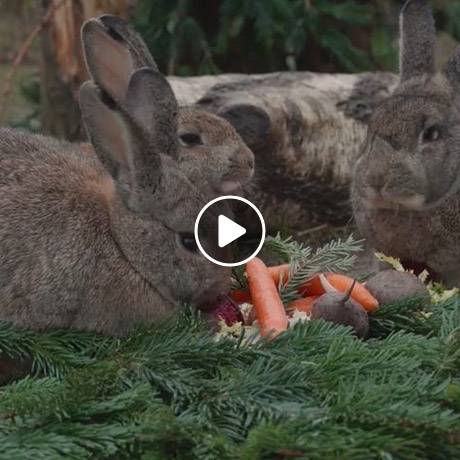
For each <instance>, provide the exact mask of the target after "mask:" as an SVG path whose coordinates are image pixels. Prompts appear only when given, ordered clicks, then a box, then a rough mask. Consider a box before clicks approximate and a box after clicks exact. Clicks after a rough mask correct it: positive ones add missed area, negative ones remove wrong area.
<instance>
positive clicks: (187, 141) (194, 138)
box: [179, 133, 203, 147]
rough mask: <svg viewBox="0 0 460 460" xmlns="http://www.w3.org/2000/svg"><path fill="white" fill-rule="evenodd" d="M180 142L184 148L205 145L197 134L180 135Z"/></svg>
mask: <svg viewBox="0 0 460 460" xmlns="http://www.w3.org/2000/svg"><path fill="white" fill-rule="evenodd" d="M179 141H180V143H181V144H182V145H183V146H184V147H195V146H196V145H203V141H202V140H201V136H200V135H199V134H195V133H184V134H180V135H179Z"/></svg>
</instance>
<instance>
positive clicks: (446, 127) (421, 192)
mask: <svg viewBox="0 0 460 460" xmlns="http://www.w3.org/2000/svg"><path fill="white" fill-rule="evenodd" d="M400 35H401V36H400V48H401V50H400V84H399V86H398V87H397V88H396V90H395V91H394V93H393V94H392V95H391V96H390V97H388V98H387V99H386V100H384V101H383V102H382V103H381V104H380V105H379V107H377V109H376V110H375V112H374V114H373V115H372V117H371V120H370V123H369V127H368V133H367V138H366V140H365V142H364V144H363V146H362V149H361V152H360V155H359V158H358V159H357V161H356V164H355V168H354V173H353V180H352V187H351V199H352V205H353V211H354V217H355V220H356V223H357V225H358V227H359V229H360V231H361V232H362V234H363V235H364V236H365V237H366V239H367V241H368V242H369V243H370V245H371V246H373V247H374V248H375V249H377V250H378V251H382V252H384V253H386V254H388V255H391V256H395V257H398V258H400V259H402V260H407V261H411V262H416V263H422V264H424V265H426V266H427V267H428V268H430V269H431V270H432V271H434V272H435V273H437V274H438V275H439V277H440V278H441V280H442V281H443V282H444V283H445V284H447V285H454V286H460V48H459V49H457V51H456V52H455V53H454V55H453V56H452V57H451V58H450V60H449V61H448V63H447V64H446V66H445V68H444V69H442V70H441V71H439V72H437V71H436V70H435V59H434V49H435V42H436V31H435V24H434V18H433V13H432V9H431V6H430V3H429V1H427V0H409V1H407V2H406V3H405V5H404V7H403V9H402V12H401V21H400Z"/></svg>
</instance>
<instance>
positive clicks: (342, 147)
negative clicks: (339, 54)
mask: <svg viewBox="0 0 460 460" xmlns="http://www.w3.org/2000/svg"><path fill="white" fill-rule="evenodd" d="M170 82H171V84H172V86H173V89H174V91H175V93H176V96H177V98H178V100H179V102H180V103H181V104H182V105H191V104H196V105H197V106H199V107H202V108H204V109H206V110H210V111H212V112H214V113H217V114H219V115H221V116H223V117H224V118H226V119H228V120H229V121H230V122H231V123H232V124H233V125H234V126H235V127H236V129H237V131H238V132H239V133H240V135H241V136H242V137H243V139H244V140H245V141H246V143H247V144H248V145H249V146H250V147H251V148H252V150H253V151H254V154H255V156H256V178H255V181H254V187H253V190H252V191H250V192H249V195H250V196H249V198H252V199H253V201H254V202H255V203H256V204H258V206H259V207H260V208H261V210H262V211H263V213H264V216H265V219H266V221H267V222H268V224H269V226H270V227H272V228H279V229H280V228H281V229H286V230H288V229H289V230H290V231H291V230H294V231H295V230H296V229H308V228H311V227H314V226H317V225H319V224H330V225H332V226H341V225H344V224H346V223H347V222H348V221H349V219H350V217H351V210H350V205H349V193H348V189H349V183H350V178H351V171H352V167H353V164H354V161H355V158H356V155H357V153H358V151H359V148H360V145H361V143H362V141H363V140H364V137H365V134H366V122H367V120H368V119H369V116H370V114H371V113H372V111H373V109H374V107H375V106H376V105H377V104H378V103H379V102H380V101H381V100H382V99H383V98H384V97H386V96H388V94H389V93H390V92H391V90H392V88H393V87H394V86H395V85H396V83H397V77H396V76H395V75H393V74H388V73H381V72H376V73H366V74H357V75H344V74H336V75H331V74H313V73H309V72H284V73H275V74H267V75H253V76H244V75H221V76H218V77H194V78H176V77H173V78H171V79H170Z"/></svg>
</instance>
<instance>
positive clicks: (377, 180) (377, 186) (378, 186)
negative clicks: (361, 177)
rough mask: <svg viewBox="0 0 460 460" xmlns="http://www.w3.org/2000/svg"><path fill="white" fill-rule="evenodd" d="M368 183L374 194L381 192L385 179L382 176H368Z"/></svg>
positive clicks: (376, 174) (377, 174)
mask: <svg viewBox="0 0 460 460" xmlns="http://www.w3.org/2000/svg"><path fill="white" fill-rule="evenodd" d="M368 183H369V185H370V186H371V187H372V188H373V189H374V190H375V191H376V192H381V191H382V189H383V187H384V186H385V178H384V176H383V174H379V173H375V174H370V175H369V179H368Z"/></svg>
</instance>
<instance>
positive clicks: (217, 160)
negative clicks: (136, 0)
mask: <svg viewBox="0 0 460 460" xmlns="http://www.w3.org/2000/svg"><path fill="white" fill-rule="evenodd" d="M82 43H83V52H84V56H85V61H86V64H87V68H88V71H89V73H90V75H91V78H92V79H93V80H94V82H95V83H96V84H97V85H98V86H99V87H100V88H101V89H103V90H104V91H105V92H106V93H107V94H109V95H110V97H112V98H113V99H114V100H115V101H116V102H117V103H119V104H122V105H124V106H125V107H127V108H128V110H130V109H131V101H129V100H126V90H127V84H128V81H129V78H130V77H131V75H132V74H133V72H134V71H135V70H136V69H139V68H142V67H149V68H152V69H154V70H158V67H157V65H156V63H155V60H154V59H153V57H152V56H151V54H150V52H149V51H148V48H147V46H146V45H145V43H144V42H143V40H142V38H141V37H140V36H139V35H138V34H137V33H136V32H135V31H134V30H133V29H132V28H131V27H130V26H129V24H128V23H127V22H125V21H124V20H123V19H121V18H118V17H116V16H112V15H103V16H101V17H99V18H93V19H90V20H88V21H86V23H85V24H84V25H83V27H82ZM178 126H179V128H178V136H179V145H180V148H179V149H178V151H177V152H178V158H177V160H178V162H179V163H180V164H181V165H182V168H183V170H184V171H186V174H187V177H188V178H189V179H190V180H191V181H192V182H193V183H195V184H198V185H200V186H201V187H202V186H203V184H204V183H208V184H209V185H210V186H211V188H212V189H213V190H214V192H215V193H216V195H221V194H231V193H239V194H242V193H243V188H244V187H245V186H246V185H247V184H248V183H249V181H250V180H251V178H252V177H253V174H254V155H253V153H252V151H251V150H250V149H249V148H248V147H247V146H246V144H245V143H244V142H243V140H242V139H241V138H240V136H239V135H238V134H237V132H236V131H235V129H234V128H233V126H232V125H231V124H230V123H229V122H227V121H226V120H224V119H223V118H221V117H218V116H216V115H213V114H211V113H209V112H206V111H204V110H202V109H198V108H195V107H181V108H180V109H179V116H178ZM145 128H146V129H150V126H146V127H145Z"/></svg>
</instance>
